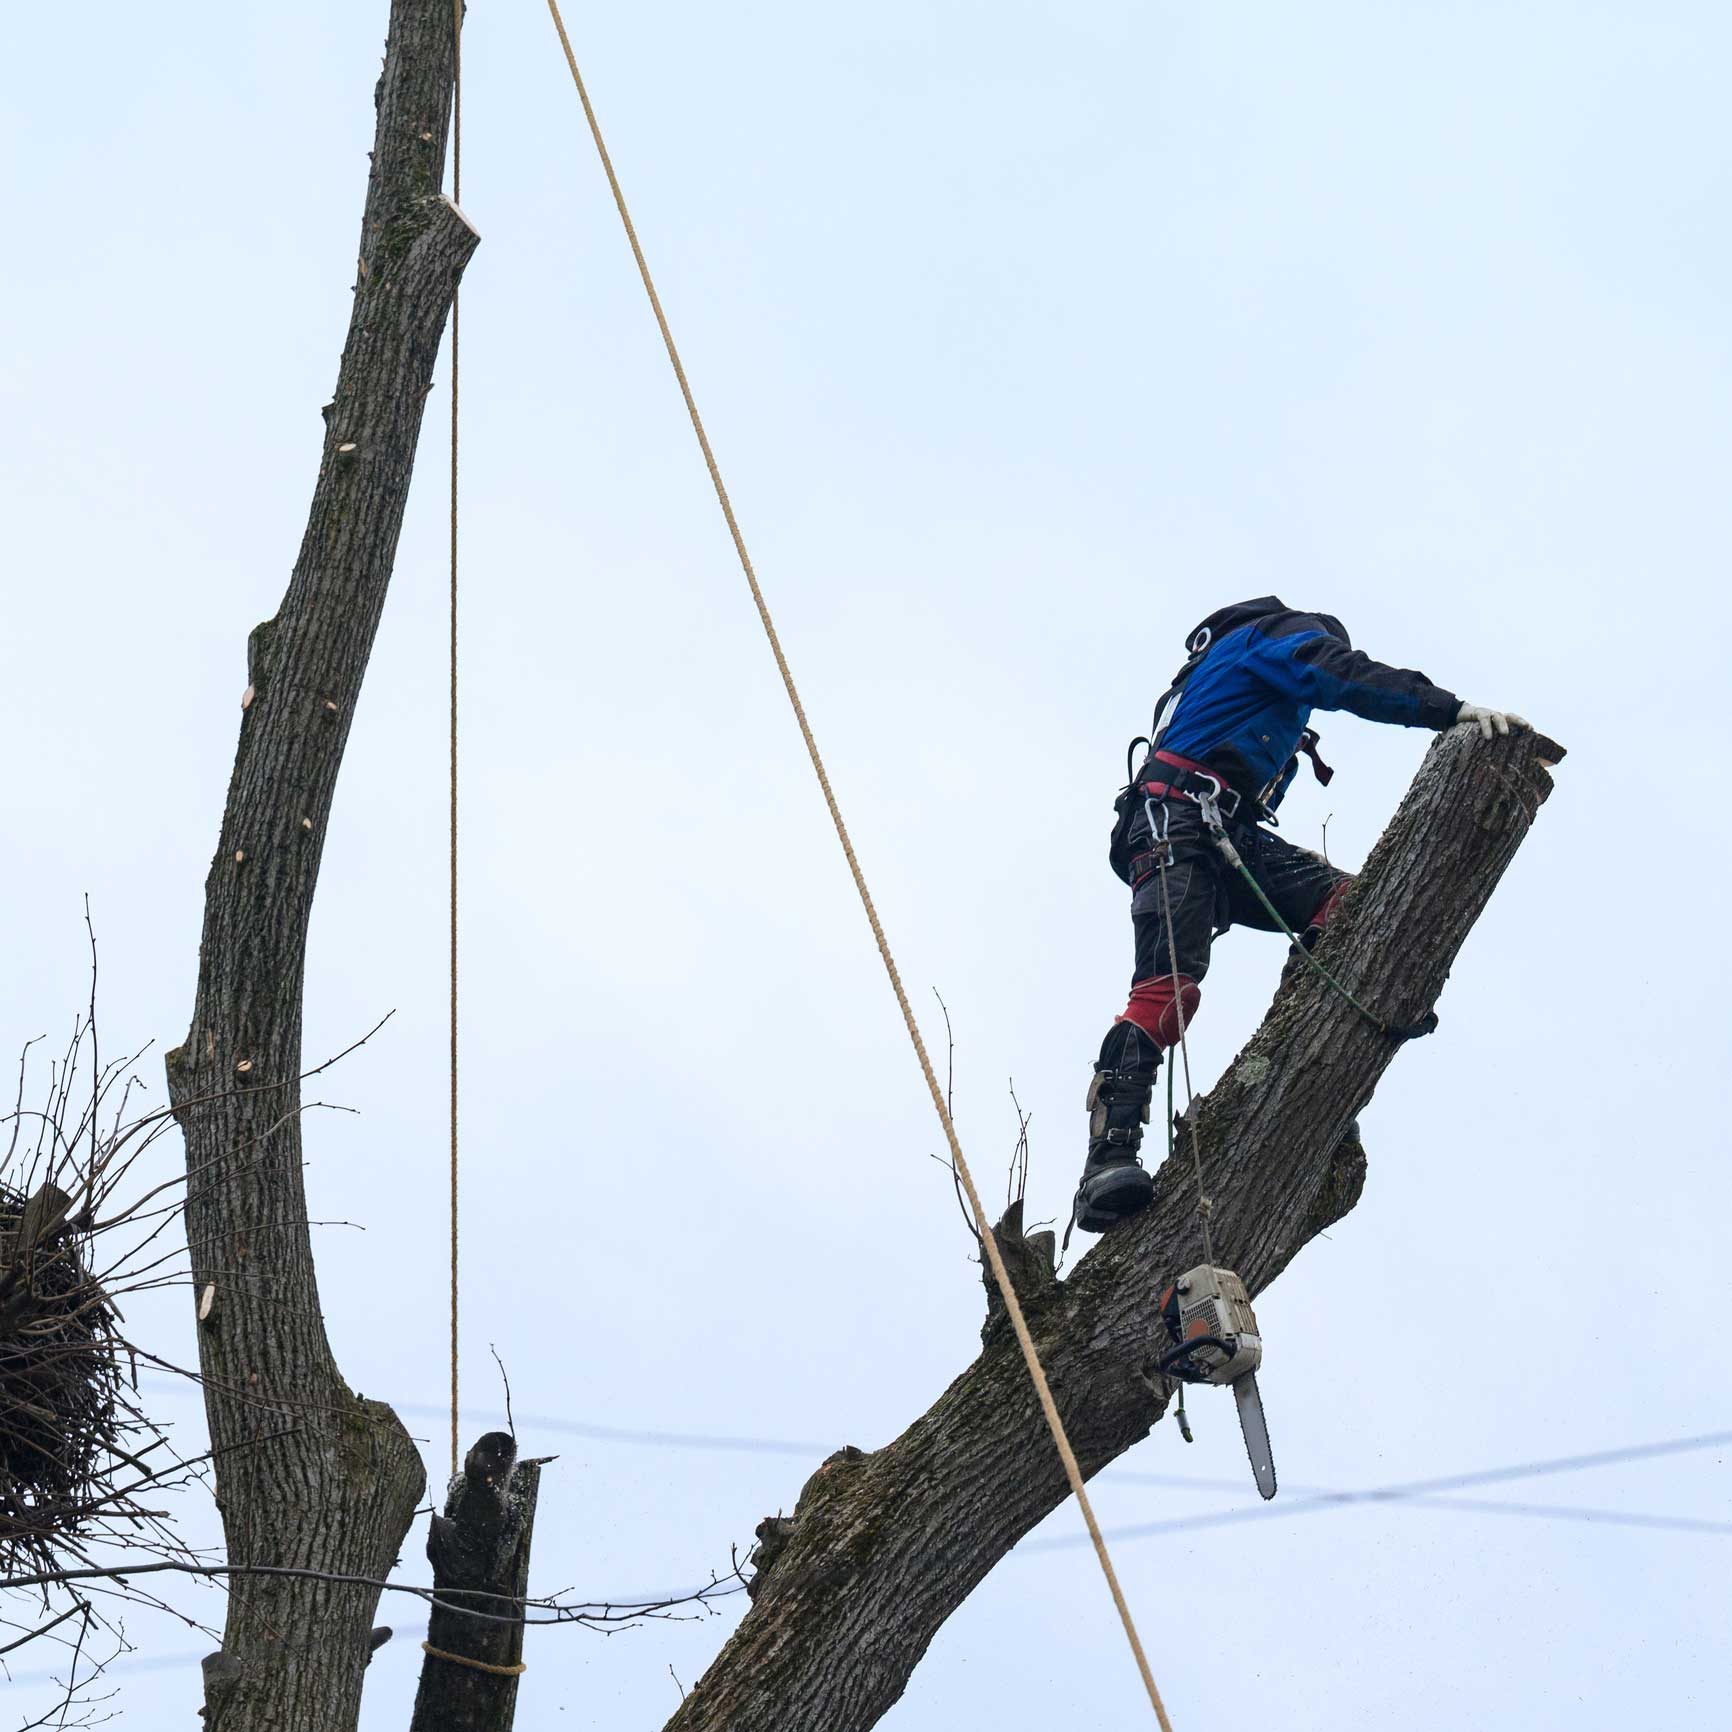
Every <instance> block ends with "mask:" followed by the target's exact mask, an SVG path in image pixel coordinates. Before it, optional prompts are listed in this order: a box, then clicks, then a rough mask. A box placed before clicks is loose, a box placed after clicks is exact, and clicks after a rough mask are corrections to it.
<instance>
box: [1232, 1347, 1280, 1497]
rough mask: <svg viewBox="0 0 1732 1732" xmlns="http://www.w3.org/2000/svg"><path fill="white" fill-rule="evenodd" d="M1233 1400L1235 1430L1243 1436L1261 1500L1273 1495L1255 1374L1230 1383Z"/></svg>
mask: <svg viewBox="0 0 1732 1732" xmlns="http://www.w3.org/2000/svg"><path fill="white" fill-rule="evenodd" d="M1233 1400H1234V1403H1235V1404H1236V1405H1237V1407H1238V1409H1239V1430H1240V1431H1241V1432H1242V1433H1243V1434H1244V1438H1245V1453H1246V1454H1247V1455H1248V1456H1250V1458H1251V1472H1252V1474H1253V1475H1255V1477H1256V1480H1257V1490H1258V1491H1260V1492H1261V1493H1262V1494H1263V1496H1264V1497H1265V1498H1271V1497H1273V1496H1274V1495H1275V1455H1274V1452H1273V1451H1272V1450H1271V1449H1270V1448H1269V1422H1268V1421H1267V1420H1266V1419H1264V1417H1263V1397H1262V1396H1261V1395H1260V1394H1258V1392H1257V1374H1256V1372H1254V1371H1247V1372H1246V1373H1245V1375H1244V1376H1243V1377H1239V1378H1235V1379H1234V1381H1233Z"/></svg>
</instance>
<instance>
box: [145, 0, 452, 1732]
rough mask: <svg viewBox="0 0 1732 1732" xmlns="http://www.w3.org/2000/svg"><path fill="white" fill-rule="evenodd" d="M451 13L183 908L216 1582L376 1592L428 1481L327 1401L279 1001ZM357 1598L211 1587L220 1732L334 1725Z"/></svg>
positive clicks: (437, 178) (429, 252)
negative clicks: (276, 1569)
mask: <svg viewBox="0 0 1732 1732" xmlns="http://www.w3.org/2000/svg"><path fill="white" fill-rule="evenodd" d="M455 51H456V36H455V21H454V15H453V7H452V4H451V0H394V3H393V4H392V7H391V18H390V34H389V37H388V39H387V42H386V49H385V65H384V71H383V73H382V74H381V76H380V79H379V85H378V90H377V92H376V96H375V103H376V107H377V110H378V127H377V133H376V137H375V140H374V149H373V157H372V169H371V172H370V176H369V180H368V186H367V202H366V211H365V215H364V218H363V221H362V229H361V252H360V259H359V263H358V266H357V271H358V276H357V280H356V284H355V289H354V296H355V302H354V311H353V314H352V316H351V319H350V324H349V334H348V339H347V341H346V343H345V344H344V348H343V356H342V361H341V364H340V367H339V370H338V375H337V389H336V393H335V395H334V397H333V399H332V401H331V402H330V403H329V404H328V405H327V406H326V408H325V411H324V415H325V424H326V426H325V440H324V450H323V454H322V456H321V460H320V464H319V473H318V479H317V482H316V485H315V488H314V493H313V504H312V511H311V515H310V517H309V520H308V523H307V530H306V534H305V537H304V538H303V540H302V543H301V550H300V556H299V558H298V559H297V560H296V562H295V566H294V570H293V572H292V574H291V576H290V579H289V586H288V591H287V593H286V594H285V595H284V597H283V601H282V605H281V607H280V608H279V609H278V611H277V614H276V617H275V618H274V619H271V620H267V621H266V622H265V623H264V624H263V625H261V626H259V627H258V628H257V629H256V630H255V631H254V632H253V634H252V637H251V639H250V640H249V643H248V665H247V681H248V683H247V689H246V693H245V695H244V696H243V697H242V699H241V709H242V716H241V735H240V746H239V749H238V751H237V753H236V757H235V766H234V771H233V774H232V776H231V779H230V782H229V792H228V803H227V806H226V807H225V809H224V812H223V819H222V830H221V839H220V841H219V843H218V846H217V854H216V860H215V862H214V864H213V865H212V867H211V871H210V876H209V878H208V879H207V880H206V883H205V917H204V933H203V938H202V941H201V945H200V952H199V973H198V993H197V997H196V999H195V1000H194V1004H193V1013H192V1026H191V1030H190V1032H189V1034H188V1036H187V1039H186V1043H185V1045H183V1046H181V1047H178V1048H176V1049H175V1050H174V1051H173V1052H171V1053H170V1054H169V1055H168V1080H169V1093H170V1099H171V1101H172V1102H173V1105H174V1108H175V1112H176V1116H177V1117H178V1119H179V1121H180V1123H181V1125H182V1127H183V1129H184V1131H185V1136H186V1153H187V1208H186V1214H187V1233H188V1240H189V1245H190V1250H191V1259H192V1272H193V1278H194V1282H195V1288H194V1290H195V1292H196V1293H197V1294H198V1295H199V1300H200V1303H199V1317H200V1323H199V1330H198V1336H199V1357H200V1363H201V1365H202V1368H203V1371H204V1379H205V1408H206V1412H207V1414H208V1416H209V1421H210V1433H211V1441H212V1443H213V1445H214V1446H215V1448H216V1451H217V1454H216V1457H215V1473H216V1496H217V1504H218V1507H219V1508H220V1510H221V1512H222V1518H223V1531H224V1535H225V1539H226V1542H227V1547H228V1557H229V1562H230V1563H231V1564H234V1565H248V1564H268V1565H278V1566H282V1565H292V1566H297V1567H300V1568H305V1569H309V1570H316V1571H321V1572H329V1573H331V1574H334V1575H358V1576H367V1577H382V1576H383V1575H385V1574H386V1572H387V1571H388V1570H389V1569H390V1567H391V1565H392V1563H393V1561H394V1560H395V1558H396V1556H397V1551H398V1548H399V1546H400V1545H401V1543H402V1540H403V1536H404V1535H405V1534H406V1533H407V1531H408V1528H409V1522H410V1519H411V1516H412V1513H413V1511H414V1509H415V1505H416V1502H417V1500H418V1499H419V1498H420V1495H421V1492H422V1489H423V1487H424V1485H425V1483H426V1476H425V1473H424V1471H423V1469H422V1466H421V1461H420V1458H419V1456H418V1455H417V1454H416V1451H415V1448H414V1446H413V1444H412V1443H411V1442H410V1440H409V1436H408V1433H407V1432H406V1431H405V1430H404V1429H403V1426H402V1424H401V1423H400V1422H399V1420H398V1419H397V1417H396V1415H395V1414H394V1413H393V1412H392V1411H391V1410H390V1409H389V1408H388V1407H386V1406H384V1405H383V1404H382V1403H380V1402H376V1401H363V1400H361V1399H360V1398H359V1397H357V1396H356V1395H355V1394H353V1393H352V1392H351V1390H350V1389H349V1387H348V1385H347V1384H346V1383H345V1382H344V1381H343V1378H342V1376H341V1374H340V1373H339V1371H338V1369H337V1366H336V1363H335V1361H334V1360H333V1358H332V1356H331V1349H330V1343H329V1341H328V1340H327V1338H326V1335H325V1329H324V1324H323V1321H322V1318H321V1315H320V1310H319V1291H318V1284H317V1281H316V1279H315V1277H314V1270H313V1254H312V1244H311V1240H310V1237H309V1234H308V1230H307V1208H306V1193H305V1187H304V1185H303V1182H302V1174H301V1163H302V1144H301V1124H300V1116H299V1115H300V1106H301V1096H300V1082H299V1078H300V1073H301V1069H302V1054H301V992H302V982H303V976H304V972H305V965H306V945H307V923H308V918H309V916H310V914H311V912H312V904H313V890H314V886H315V884H316V882H317V879H318V873H319V860H320V857H321V855H322V853H323V851H324V844H325V832H326V828H327V825H328V824H329V822H330V816H331V802H332V794H333V792H334V790H335V787H336V781H337V771H338V769H339V768H340V767H341V765H342V761H343V748H344V745H345V743H346V741H347V740H348V737H349V726H350V722H351V720H352V719H353V717H354V714H355V705H356V701H357V699H358V698H359V696H360V692H361V681H362V677H363V675H364V674H365V672H366V668H367V658H368V655H369V654H370V652H371V650H372V647H373V638H374V634H375V633H376V631H377V629H378V625H379V616H380V611H381V609H382V608H383V606H384V601H385V591H386V588H387V586H388V584H389V582H390V577H391V568H392V564H393V561H394V560H395V557H396V550H397V537H398V532H399V530H400V529H401V527H402V522H403V507H404V503H405V501H406V499H407V497H408V493H409V478H410V473H411V470H412V468H413V465H414V460H415V447H416V441H417V438H418V436H419V434H420V430H421V415H422V407H423V405H424V403H425V401H426V397H427V393H428V391H429V390H430V388H431V380H432V373H433V366H434V361H435V358H436V355H437V352H438V348H439V343H440V338H441V335H442V333H443V331H444V327H445V319H446V314H447V311H448V309H449V307H450V304H451V298H452V295H453V293H454V291H455V289H456V285H457V280H458V278H459V276H460V275H461V273H462V270H463V267H464V265H465V264H466V263H467V261H468V259H469V256H470V254H471V253H472V252H473V250H474V248H475V245H476V236H475V234H474V232H473V231H472V230H471V229H470V227H469V225H468V223H467V222H465V221H464V219H463V217H462V216H461V214H460V213H459V212H458V211H457V209H456V208H455V207H454V206H453V205H452V204H451V203H450V202H449V201H447V200H446V199H444V198H443V197H441V196H440V191H439V188H440V182H441V179H442V176H443V173H444V160H445V139H446V131H447V125H448V122H449V119H450V112H451V93H452V73H453V66H454V60H455ZM377 1599H378V1594H377V1591H376V1590H374V1589H371V1588H365V1587H357V1586H337V1585H335V1584H333V1583H327V1582H320V1581H309V1580H301V1579H285V1578H281V1577H276V1578H265V1577H251V1576H247V1575H244V1574H242V1575H237V1576H234V1577H232V1578H231V1579H230V1597H229V1601H228V1620H227V1628H226V1631H225V1634H224V1638H223V1651H222V1655H221V1657H220V1663H218V1664H216V1665H214V1666H207V1668H206V1675H207V1679H208V1680H209V1684H208V1687H207V1706H206V1725H207V1726H209V1727H211V1728H213V1729H216V1732H254V1729H260V1732H262V1729H263V1728H266V1727H269V1728H271V1732H342V1729H343V1728H347V1727H351V1726H353V1725H354V1724H355V1719H356V1715H357V1713H358V1711H359V1704H360V1694H361V1679H362V1674H363V1671H364V1669H365V1666H366V1662H367V1656H368V1652H369V1638H368V1631H369V1625H370V1623H371V1619H372V1612H373V1608H374V1606H375V1604H376V1602H377Z"/></svg>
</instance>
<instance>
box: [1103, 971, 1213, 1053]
mask: <svg viewBox="0 0 1732 1732" xmlns="http://www.w3.org/2000/svg"><path fill="white" fill-rule="evenodd" d="M1202 997H1203V994H1202V991H1201V989H1200V988H1199V987H1198V985H1197V983H1196V981H1194V980H1193V979H1192V978H1191V977H1190V976H1189V975H1188V974H1181V975H1180V976H1179V996H1178V1002H1177V1004H1175V1003H1174V1001H1173V977H1172V976H1171V975H1170V974H1158V975H1156V976H1155V977H1154V978H1153V979H1152V980H1139V981H1136V982H1135V983H1134V984H1133V985H1132V987H1131V1000H1130V1003H1129V1004H1127V1005H1126V1006H1125V1011H1124V1015H1123V1016H1121V1017H1120V1018H1119V1021H1120V1022H1134V1023H1135V1024H1136V1025H1137V1027H1138V1028H1140V1029H1141V1030H1142V1031H1143V1033H1144V1034H1146V1035H1147V1036H1148V1037H1149V1038H1150V1039H1151V1040H1152V1041H1154V1043H1155V1044H1156V1045H1157V1046H1163V1047H1166V1046H1177V1045H1178V1044H1179V1033H1180V1030H1181V1028H1189V1027H1190V1026H1191V1023H1192V1021H1193V1020H1194V1019H1195V1017H1196V1014H1197V1006H1198V1004H1200V1003H1201V1002H1202Z"/></svg>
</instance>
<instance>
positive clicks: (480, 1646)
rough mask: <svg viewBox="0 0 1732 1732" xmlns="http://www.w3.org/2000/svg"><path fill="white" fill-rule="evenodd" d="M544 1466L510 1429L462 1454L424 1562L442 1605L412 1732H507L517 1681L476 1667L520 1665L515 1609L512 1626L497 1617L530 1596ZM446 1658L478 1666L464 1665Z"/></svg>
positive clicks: (434, 1623) (433, 1626)
mask: <svg viewBox="0 0 1732 1732" xmlns="http://www.w3.org/2000/svg"><path fill="white" fill-rule="evenodd" d="M541 1467H542V1464H541V1463H540V1462H539V1461H522V1462H520V1461H519V1460H518V1459H517V1444H516V1441H515V1440H514V1439H513V1438H512V1437H510V1436H509V1435H508V1434H507V1433H505V1432H503V1431H490V1432H488V1433H487V1434H486V1436H484V1437H483V1438H481V1439H480V1441H479V1442H477V1443H476V1445H475V1447H474V1448H473V1449H471V1450H470V1452H469V1454H468V1455H467V1456H466V1457H465V1458H464V1462H463V1471H462V1473H460V1474H459V1475H458V1476H457V1477H456V1478H455V1479H454V1480H452V1482H451V1490H450V1493H449V1495H448V1496H447V1497H446V1500H445V1513H444V1515H442V1516H435V1517H434V1518H433V1526H432V1530H431V1532H430V1533H429V1534H428V1536H427V1556H428V1558H429V1559H430V1560H431V1561H432V1564H433V1586H434V1588H435V1589H436V1590H437V1591H438V1595H439V1599H440V1602H441V1603H440V1604H439V1605H437V1606H435V1607H434V1609H433V1617H432V1621H431V1623H430V1626H429V1628H428V1631H427V1648H428V1653H427V1657H426V1659H425V1660H424V1661H423V1662H422V1665H421V1685H420V1688H419V1689H418V1690H417V1691H416V1693H415V1714H414V1718H413V1719H412V1720H411V1721H410V1722H409V1732H511V1726H512V1722H513V1720H514V1719H515V1717H516V1714H517V1684H518V1680H517V1678H515V1677H510V1676H504V1675H502V1674H501V1673H499V1672H496V1671H493V1672H489V1671H482V1670H481V1667H482V1666H492V1667H505V1668H508V1669H509V1668H510V1667H513V1666H516V1665H518V1664H520V1663H521V1661H522V1659H523V1620H522V1616H521V1606H520V1608H519V1616H518V1618H517V1619H516V1621H515V1622H511V1623H500V1622H496V1621H495V1620H496V1619H497V1618H498V1617H499V1616H500V1615H501V1614H503V1613H505V1612H506V1611H507V1609H508V1608H507V1605H506V1603H505V1602H504V1600H503V1599H502V1598H501V1597H500V1596H506V1595H509V1596H512V1597H514V1598H516V1599H517V1600H518V1601H519V1602H521V1601H522V1600H523V1598H524V1596H525V1595H526V1594H527V1593H528V1591H529V1546H530V1541H531V1539H532V1538H533V1536H534V1531H535V1500H536V1495H537V1493H538V1492H539V1491H540V1489H541ZM464 1606H473V1607H475V1608H476V1609H477V1610H479V1611H483V1612H488V1613H491V1614H492V1615H493V1616H492V1617H489V1618H476V1617H470V1616H468V1615H467V1614H466V1613H465V1612H464V1611H462V1610H460V1609H457V1608H461V1607H464ZM435 1649H437V1650H438V1652H433V1650H435ZM448 1654H461V1655H462V1656H463V1657H464V1658H465V1659H467V1660H473V1661H476V1662H478V1664H476V1665H472V1666H466V1665H463V1664H461V1663H460V1662H458V1661H455V1660H450V1659H447V1658H445V1657H444V1656H446V1655H448Z"/></svg>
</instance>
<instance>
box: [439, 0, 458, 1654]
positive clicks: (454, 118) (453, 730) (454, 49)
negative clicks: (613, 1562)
mask: <svg viewBox="0 0 1732 1732" xmlns="http://www.w3.org/2000/svg"><path fill="white" fill-rule="evenodd" d="M452 31H453V40H452V45H451V202H452V203H453V204H455V205H461V204H462V202H463V0H455V3H454V5H453V7H452ZM459 294H460V291H459V290H458V289H453V290H452V291H451V609H450V613H451V632H450V636H451V643H450V661H451V714H450V726H449V734H450V744H451V750H450V772H451V775H450V782H451V811H450V823H451V875H450V909H449V913H450V933H449V938H450V951H451V1026H450V1041H451V1100H450V1106H451V1477H452V1478H453V1479H455V1478H456V1477H457V1460H458V1454H457V1448H458V1446H457V395H458V391H457V386H458V362H457V311H458V297H459ZM450 1657H451V1656H449V1655H444V1656H442V1658H445V1659H449V1658H450Z"/></svg>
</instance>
